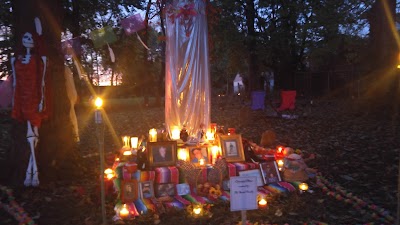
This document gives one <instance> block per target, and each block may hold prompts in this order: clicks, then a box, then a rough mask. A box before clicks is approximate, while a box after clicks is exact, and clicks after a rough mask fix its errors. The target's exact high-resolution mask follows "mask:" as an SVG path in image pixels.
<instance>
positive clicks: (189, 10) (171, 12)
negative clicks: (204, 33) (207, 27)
mask: <svg viewBox="0 0 400 225" xmlns="http://www.w3.org/2000/svg"><path fill="white" fill-rule="evenodd" d="M167 15H168V18H169V19H170V20H172V21H175V19H178V18H182V19H183V20H188V19H190V18H191V17H192V16H195V15H197V11H196V10H195V9H194V3H190V4H185V5H183V6H180V7H173V6H170V7H168V8H167Z"/></svg>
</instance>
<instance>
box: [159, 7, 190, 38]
mask: <svg viewBox="0 0 400 225" xmlns="http://www.w3.org/2000/svg"><path fill="white" fill-rule="evenodd" d="M166 13H167V16H168V19H170V20H171V21H172V22H174V21H175V19H180V21H179V23H180V24H181V25H183V27H184V28H185V34H186V37H189V35H190V30H191V27H192V24H193V23H192V18H193V17H194V16H196V15H197V14H198V12H197V11H196V9H195V5H194V3H188V4H184V5H182V6H172V5H169V6H168V7H167V9H166Z"/></svg>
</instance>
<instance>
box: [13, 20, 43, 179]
mask: <svg viewBox="0 0 400 225" xmlns="http://www.w3.org/2000/svg"><path fill="white" fill-rule="evenodd" d="M37 21H38V18H36V19H35V24H36V32H37V33H38V35H41V26H40V21H39V23H38V22H37ZM37 37H38V36H37V35H36V34H34V33H31V32H26V33H25V34H24V35H23V37H22V46H23V48H22V49H23V50H24V52H17V55H16V56H17V57H16V58H15V57H13V58H11V66H12V70H13V78H14V79H13V109H12V117H13V118H14V119H16V120H18V121H21V122H26V123H27V134H26V138H27V141H28V142H29V147H30V150H31V154H30V158H29V164H28V168H27V171H26V178H25V181H24V185H25V186H38V185H39V177H38V169H37V164H36V159H35V148H36V146H37V143H38V141H39V127H40V125H41V122H42V120H43V119H44V118H45V117H46V110H45V74H46V66H47V62H46V61H47V57H46V56H44V55H41V52H40V51H39V49H40V48H39V47H38V45H39V43H35V40H38V38H37Z"/></svg>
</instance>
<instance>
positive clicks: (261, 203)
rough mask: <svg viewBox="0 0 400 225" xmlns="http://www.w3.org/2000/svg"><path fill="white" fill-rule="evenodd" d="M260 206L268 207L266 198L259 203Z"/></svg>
mask: <svg viewBox="0 0 400 225" xmlns="http://www.w3.org/2000/svg"><path fill="white" fill-rule="evenodd" d="M258 206H259V207H260V208H265V207H266V206H267V200H266V199H265V198H262V199H260V201H258Z"/></svg>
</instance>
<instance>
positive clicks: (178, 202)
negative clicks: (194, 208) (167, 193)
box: [164, 195, 191, 209]
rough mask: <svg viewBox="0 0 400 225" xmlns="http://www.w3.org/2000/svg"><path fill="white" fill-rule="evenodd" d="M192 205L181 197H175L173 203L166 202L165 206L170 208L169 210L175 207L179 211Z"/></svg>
mask: <svg viewBox="0 0 400 225" xmlns="http://www.w3.org/2000/svg"><path fill="white" fill-rule="evenodd" d="M190 204H191V203H190V202H189V201H188V200H186V199H184V198H182V197H181V196H179V195H176V196H174V200H173V201H171V202H164V205H165V206H166V207H168V208H171V207H175V208H178V209H184V208H185V207H186V206H187V205H190Z"/></svg>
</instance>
